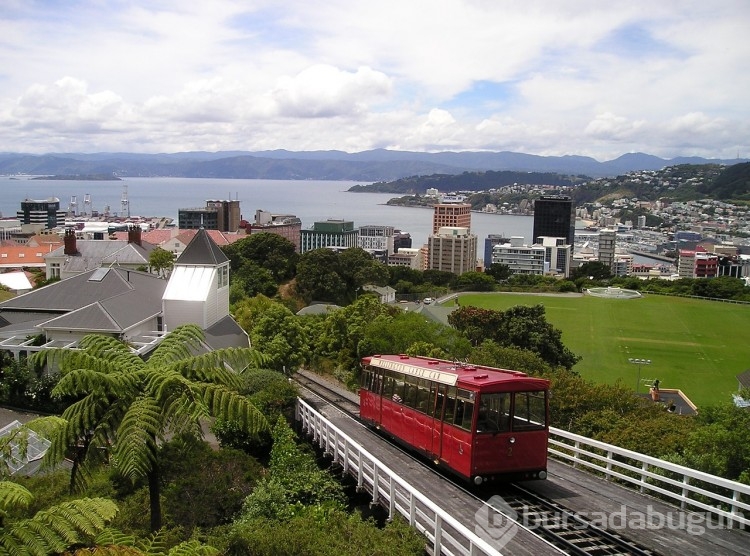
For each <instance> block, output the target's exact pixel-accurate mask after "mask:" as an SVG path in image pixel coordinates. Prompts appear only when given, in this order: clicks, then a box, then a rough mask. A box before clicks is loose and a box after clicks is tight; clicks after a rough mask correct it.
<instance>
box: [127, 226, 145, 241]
mask: <svg viewBox="0 0 750 556" xmlns="http://www.w3.org/2000/svg"><path fill="white" fill-rule="evenodd" d="M128 243H135V244H136V245H142V244H141V227H140V226H130V227H128Z"/></svg>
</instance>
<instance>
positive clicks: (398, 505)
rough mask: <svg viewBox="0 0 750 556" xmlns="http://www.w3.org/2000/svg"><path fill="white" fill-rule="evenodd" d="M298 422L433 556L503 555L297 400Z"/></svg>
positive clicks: (360, 486)
mask: <svg viewBox="0 0 750 556" xmlns="http://www.w3.org/2000/svg"><path fill="white" fill-rule="evenodd" d="M296 418H297V420H298V421H299V422H300V423H301V425H302V429H303V431H305V432H306V433H308V434H310V435H312V437H313V440H314V441H315V442H316V443H317V444H318V445H319V446H320V447H321V448H322V449H323V450H325V451H326V453H328V454H329V455H330V456H331V457H332V458H333V461H334V462H336V463H337V464H339V465H340V466H341V467H342V468H343V470H344V472H345V473H349V474H351V475H353V476H354V477H355V478H356V480H357V487H358V488H360V489H366V490H367V491H368V492H370V493H371V494H372V501H373V503H377V504H381V505H383V506H385V507H387V508H388V514H389V517H394V516H395V515H396V513H399V514H401V515H402V516H403V517H404V518H405V519H406V520H408V522H409V525H410V526H411V527H413V528H415V529H416V530H417V531H419V532H420V533H422V534H423V535H424V536H425V537H426V538H427V540H428V542H429V543H430V545H431V548H432V553H433V554H446V555H448V556H454V555H455V556H458V555H466V556H479V555H482V554H486V555H495V556H501V553H500V552H499V551H498V550H496V549H495V548H494V547H493V546H492V545H490V544H489V543H487V542H486V541H485V540H483V539H482V538H480V537H479V536H478V535H476V534H475V533H474V531H472V530H470V529H469V528H467V527H465V526H464V525H462V524H461V523H459V522H458V521H457V520H455V519H454V518H453V517H451V516H450V515H449V514H448V513H447V512H446V511H444V510H443V509H442V508H440V507H439V506H438V505H437V504H435V503H434V502H432V501H431V500H430V499H428V498H427V497H426V496H424V495H423V494H422V493H420V492H419V491H417V490H416V489H415V488H414V487H412V486H411V485H410V484H409V483H407V482H406V481H404V480H403V479H401V477H399V475H398V474H397V473H396V472H395V471H393V470H392V469H390V468H389V467H388V466H387V465H385V464H384V463H383V462H381V461H379V460H378V459H377V458H376V457H375V456H373V455H372V454H371V453H370V452H368V451H367V450H365V449H364V448H362V447H361V446H360V445H359V444H358V443H357V442H355V441H354V440H353V439H352V438H350V437H349V436H348V435H347V434H345V433H344V432H343V431H342V430H341V429H339V428H338V427H336V426H335V425H334V424H333V423H331V422H330V421H329V420H328V419H326V418H325V417H324V416H323V415H322V414H321V413H319V412H318V411H317V410H315V409H314V408H313V407H312V406H311V405H310V404H308V403H307V402H306V401H304V400H302V399H298V400H297V409H296Z"/></svg>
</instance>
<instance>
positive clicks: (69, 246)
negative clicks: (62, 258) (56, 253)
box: [63, 228, 78, 255]
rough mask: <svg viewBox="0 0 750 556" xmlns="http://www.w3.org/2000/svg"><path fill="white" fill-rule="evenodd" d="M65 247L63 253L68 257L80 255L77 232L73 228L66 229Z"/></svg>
mask: <svg viewBox="0 0 750 556" xmlns="http://www.w3.org/2000/svg"><path fill="white" fill-rule="evenodd" d="M63 245H64V248H63V253H65V254H66V255H75V254H76V253H78V248H77V247H76V231H75V230H74V229H73V228H65V236H63Z"/></svg>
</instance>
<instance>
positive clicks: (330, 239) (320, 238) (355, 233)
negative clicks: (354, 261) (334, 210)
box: [300, 219, 359, 253]
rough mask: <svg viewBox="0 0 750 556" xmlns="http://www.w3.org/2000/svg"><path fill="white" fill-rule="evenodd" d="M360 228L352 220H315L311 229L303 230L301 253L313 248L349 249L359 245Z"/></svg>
mask: <svg viewBox="0 0 750 556" xmlns="http://www.w3.org/2000/svg"><path fill="white" fill-rule="evenodd" d="M358 237H359V230H356V229H355V228H354V222H352V221H351V220H335V219H328V220H325V221H322V222H315V223H314V224H313V227H312V228H311V229H309V230H302V232H301V248H300V253H307V252H308V251H312V250H313V249H321V248H329V249H349V248H350V247H357V238H358Z"/></svg>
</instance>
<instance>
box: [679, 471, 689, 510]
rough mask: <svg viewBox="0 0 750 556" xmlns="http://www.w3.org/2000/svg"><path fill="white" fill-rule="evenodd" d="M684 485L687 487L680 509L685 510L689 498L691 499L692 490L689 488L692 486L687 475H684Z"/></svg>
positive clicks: (684, 490)
mask: <svg viewBox="0 0 750 556" xmlns="http://www.w3.org/2000/svg"><path fill="white" fill-rule="evenodd" d="M682 484H683V485H685V486H684V487H683V488H682V500H680V509H681V510H684V509H685V508H687V501H688V498H690V489H689V488H688V486H689V485H690V477H688V476H687V475H683V476H682Z"/></svg>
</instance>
